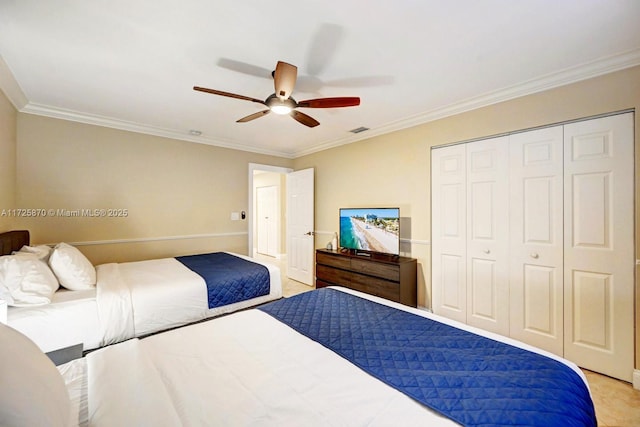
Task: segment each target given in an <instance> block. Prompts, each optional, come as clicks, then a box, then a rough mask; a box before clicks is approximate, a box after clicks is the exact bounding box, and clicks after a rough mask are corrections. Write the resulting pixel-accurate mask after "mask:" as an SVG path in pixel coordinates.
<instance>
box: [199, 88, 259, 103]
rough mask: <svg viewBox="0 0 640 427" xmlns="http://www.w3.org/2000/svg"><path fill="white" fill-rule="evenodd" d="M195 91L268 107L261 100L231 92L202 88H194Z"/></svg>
mask: <svg viewBox="0 0 640 427" xmlns="http://www.w3.org/2000/svg"><path fill="white" fill-rule="evenodd" d="M193 90H197V91H200V92H206V93H212V94H214V95H220V96H228V97H229V98H236V99H242V100H245V101H251V102H257V103H258V104H262V105H266V104H265V103H264V101H262V100H260V99H256V98H251V97H249V96H244V95H238V94H235V93H230V92H223V91H221V90H215V89H208V88H206V87H200V86H194V87H193Z"/></svg>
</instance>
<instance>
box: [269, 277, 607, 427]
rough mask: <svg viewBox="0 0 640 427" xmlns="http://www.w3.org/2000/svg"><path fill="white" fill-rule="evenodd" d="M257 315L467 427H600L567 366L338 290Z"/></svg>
mask: <svg viewBox="0 0 640 427" xmlns="http://www.w3.org/2000/svg"><path fill="white" fill-rule="evenodd" d="M259 309H260V310H263V311H264V312H266V313H268V314H270V315H271V316H273V317H275V318H276V319H278V320H280V321H281V322H283V323H285V324H287V325H289V326H290V327H292V328H293V329H295V330H296V331H298V332H300V333H302V334H303V335H306V336H307V337H309V338H311V339H313V340H315V341H317V342H318V343H320V344H322V345H324V346H325V347H327V348H329V349H330V350H332V351H334V352H335V353H337V354H339V355H340V356H342V357H344V358H345V359H347V360H349V361H350V362H351V363H353V364H354V365H356V366H358V367H360V368H361V369H362V370H364V371H365V372H367V373H369V374H370V375H372V376H374V377H376V378H378V379H380V380H381V381H383V382H385V383H386V384H388V385H390V386H392V387H394V388H396V389H397V390H399V391H401V392H402V393H404V394H406V395H407V396H409V397H411V398H413V399H415V400H416V401H418V402H420V403H422V404H424V405H425V406H428V407H429V408H431V409H433V410H435V411H437V412H439V413H441V414H443V415H445V416H447V417H449V418H450V419H452V420H454V421H457V422H458V423H461V424H463V425H467V426H516V425H517V426H525V425H526V426H545V427H550V426H562V427H567V426H580V427H583V426H596V417H595V411H594V407H593V402H592V401H591V397H590V395H589V391H588V389H587V387H586V386H585V384H584V382H583V381H582V379H581V378H580V376H579V375H578V374H577V373H576V372H575V371H573V370H572V369H571V368H569V367H568V366H566V365H565V364H563V363H561V362H559V361H557V360H554V359H551V358H548V357H546V356H542V355H540V354H537V353H533V352H530V351H527V350H523V349H521V348H518V347H514V346H511V345H508V344H504V343H501V342H498V341H495V340H492V339H489V338H485V337H482V336H479V335H476V334H473V333H471V332H467V331H464V330H461V329H458V328H454V327H451V326H448V325H445V324H443V323H440V322H437V321H434V320H431V319H427V318H424V317H421V316H417V315H415V314H412V313H407V312H404V311H401V310H397V309H394V308H391V307H388V306H385V305H382V304H378V303H374V302H371V301H369V300H366V299H363V298H359V297H356V296H353V295H350V294H347V293H344V292H340V291H336V290H333V289H319V290H316V291H312V292H306V293H303V294H300V295H297V296H295V297H291V298H286V299H283V300H280V301H276V302H273V303H269V304H266V305H264V306H261V307H259Z"/></svg>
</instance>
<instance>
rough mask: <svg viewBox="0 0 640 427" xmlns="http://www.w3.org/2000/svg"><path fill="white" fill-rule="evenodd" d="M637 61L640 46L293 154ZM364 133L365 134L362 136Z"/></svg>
mask: <svg viewBox="0 0 640 427" xmlns="http://www.w3.org/2000/svg"><path fill="white" fill-rule="evenodd" d="M637 65H640V49H636V50H632V51H628V52H623V53H619V54H616V55H612V56H608V57H606V58H601V59H599V60H596V61H592V62H588V63H585V64H581V65H578V66H575V67H570V68H566V69H564V70H561V71H558V72H555V73H550V74H547V75H545V76H542V77H540V78H536V79H532V80H529V81H526V82H524V83H520V84H517V85H514V86H510V87H506V88H504V89H501V90H498V91H494V92H489V93H486V94H483V95H479V96H476V97H473V98H468V99H466V100H463V101H461V102H457V103H454V104H450V105H448V106H445V107H442V108H436V109H434V110H430V111H425V112H423V113H419V114H416V115H414V116H411V117H408V118H405V119H402V120H398V121H395V122H391V123H388V124H386V125H383V126H380V127H377V128H373V129H370V130H368V131H367V132H364V133H363V134H362V135H358V136H357V137H356V136H354V137H347V138H342V139H338V140H334V141H329V142H326V143H323V144H320V145H316V146H315V147H312V148H310V149H308V150H302V151H297V152H296V153H295V156H294V157H302V156H306V155H309V154H313V153H316V152H319V151H323V150H327V149H329V148H334V147H338V146H341V145H345V144H350V143H352V142H356V141H359V140H363V139H369V138H373V137H375V136H379V135H384V134H387V133H391V132H396V131H399V130H403V129H407V128H410V127H414V126H418V125H421V124H424V123H428V122H432V121H435V120H439V119H443V118H445V117H449V116H454V115H456V114H461V113H464V112H467V111H471V110H475V109H478V108H482V107H487V106H489V105H493V104H498V103H500V102H504V101H508V100H511V99H515V98H520V97H522V96H526V95H532V94H534V93H538V92H543V91H545V90H549V89H553V88H556V87H560V86H566V85H568V84H571V83H577V82H579V81H582V80H587V79H590V78H593V77H598V76H601V75H605V74H609V73H612V72H614V71H620V70H624V69H626V68H631V67H635V66H637ZM365 135H366V136H365Z"/></svg>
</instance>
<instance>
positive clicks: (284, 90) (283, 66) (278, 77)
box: [193, 61, 360, 128]
mask: <svg viewBox="0 0 640 427" xmlns="http://www.w3.org/2000/svg"><path fill="white" fill-rule="evenodd" d="M271 74H272V76H273V82H274V86H275V93H273V94H271V95H269V96H268V97H267V99H265V100H264V101H262V100H260V99H256V98H251V97H249V96H243V95H237V94H235V93H229V92H223V91H221V90H215V89H208V88H206V87H200V86H194V87H193V90H197V91H200V92H207V93H212V94H214V95H221V96H228V97H229V98H236V99H244V100H246V101H251V102H256V103H258V104H262V105H265V106H266V107H268V109H266V110H263V111H258V112H257V113H253V114H249V115H248V116H246V117H243V118H241V119H239V120H237V121H236V122H237V123H245V122H249V121H251V120H255V119H257V118H259V117H263V116H266V115H267V114H269V113H270V112H272V111H273V112H274V113H276V114H289V115H290V116H291V117H293V118H294V119H295V120H297V121H298V122H300V123H302V124H303V125H305V126H308V127H311V128H312V127H316V126H318V125H319V124H320V122H318V121H317V120H316V119H314V118H313V117H311V116H308V115H306V114H304V113H302V112H300V111H298V110H296V108H336V107H354V106H357V105H360V98H358V97H337V98H316V99H307V100H306V101H300V102H297V101H296V100H295V99H293V98H292V97H291V93H292V92H293V88H294V86H295V84H296V78H297V76H298V67H296V66H295V65H291V64H287V63H286V62H282V61H278V64H277V65H276V69H275V70H274V71H273V73H271Z"/></svg>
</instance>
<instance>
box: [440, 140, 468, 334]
mask: <svg viewBox="0 0 640 427" xmlns="http://www.w3.org/2000/svg"><path fill="white" fill-rule="evenodd" d="M466 185H467V181H466V151H465V145H464V144H460V145H453V146H449V147H442V148H437V149H433V150H431V206H432V208H431V223H432V230H431V245H432V247H431V250H432V258H431V259H432V262H431V277H432V281H431V292H432V308H433V311H434V313H436V314H439V315H442V316H445V317H448V318H450V319H455V320H458V321H460V322H463V323H466V321H467V285H466V280H467V234H466V227H467V209H466V200H467V196H466V194H467V193H466Z"/></svg>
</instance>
